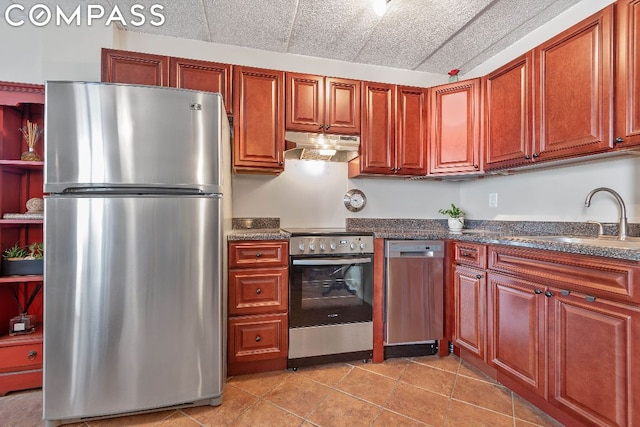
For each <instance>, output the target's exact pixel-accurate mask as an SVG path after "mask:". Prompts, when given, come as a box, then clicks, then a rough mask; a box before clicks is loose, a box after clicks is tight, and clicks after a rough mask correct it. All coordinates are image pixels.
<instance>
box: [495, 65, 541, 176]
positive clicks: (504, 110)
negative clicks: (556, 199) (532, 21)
mask: <svg viewBox="0 0 640 427" xmlns="http://www.w3.org/2000/svg"><path fill="white" fill-rule="evenodd" d="M532 73H533V54H532V53H528V54H526V55H523V56H521V57H519V58H517V59H516V60H514V61H512V62H510V63H509V64H507V65H505V66H504V67H501V68H500V69H498V70H496V71H494V72H493V73H491V74H489V75H487V76H486V77H484V78H483V82H484V89H485V92H484V106H485V109H484V112H485V124H486V127H485V138H484V147H485V155H484V169H485V170H493V169H500V168H505V167H513V166H518V165H522V164H526V163H529V162H530V161H531V156H532V154H533V151H532V150H533V147H532V145H533V141H532V122H533V102H532V100H533V96H532V92H531V89H532V83H531V82H532V80H533V74H532Z"/></svg>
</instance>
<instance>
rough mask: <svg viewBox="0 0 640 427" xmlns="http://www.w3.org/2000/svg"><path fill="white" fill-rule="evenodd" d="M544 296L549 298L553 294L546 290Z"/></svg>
mask: <svg viewBox="0 0 640 427" xmlns="http://www.w3.org/2000/svg"><path fill="white" fill-rule="evenodd" d="M544 296H545V297H547V298H551V297H552V296H553V292H551V291H547V292H545V293H544Z"/></svg>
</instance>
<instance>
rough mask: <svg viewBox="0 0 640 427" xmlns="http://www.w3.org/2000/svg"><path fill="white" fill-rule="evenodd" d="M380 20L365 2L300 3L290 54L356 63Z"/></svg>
mask: <svg viewBox="0 0 640 427" xmlns="http://www.w3.org/2000/svg"><path fill="white" fill-rule="evenodd" d="M378 21H379V18H378V16H377V15H376V14H375V13H374V12H373V9H372V8H371V6H370V4H369V3H368V2H367V1H366V0H324V1H314V0H300V1H299V5H298V12H297V14H296V18H295V21H294V22H293V27H292V31H291V40H290V41H289V46H288V52H289V53H295V54H300V55H309V56H317V57H322V58H331V59H337V60H343V61H353V59H354V58H355V56H356V55H357V53H358V52H359V51H360V49H361V48H362V46H363V45H364V44H365V43H366V41H367V38H368V37H369V34H370V33H371V30H372V28H373V27H374V26H375V25H376V24H377V23H378Z"/></svg>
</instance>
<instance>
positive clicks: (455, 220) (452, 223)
mask: <svg viewBox="0 0 640 427" xmlns="http://www.w3.org/2000/svg"><path fill="white" fill-rule="evenodd" d="M438 212H440V213H441V214H442V215H447V216H448V217H449V219H448V220H447V225H449V230H450V231H454V232H456V231H457V232H459V231H460V230H462V227H464V215H465V212H464V211H463V210H462V209H460V208H459V207H457V206H456V205H454V204H453V203H451V207H450V208H449V209H440V210H439V211H438Z"/></svg>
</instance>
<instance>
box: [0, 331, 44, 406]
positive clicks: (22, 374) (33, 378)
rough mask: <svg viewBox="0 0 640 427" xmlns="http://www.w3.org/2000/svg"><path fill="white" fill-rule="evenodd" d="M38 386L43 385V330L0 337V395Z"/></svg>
mask: <svg viewBox="0 0 640 427" xmlns="http://www.w3.org/2000/svg"><path fill="white" fill-rule="evenodd" d="M41 328H42V326H40V329H41ZM37 387H42V332H41V331H40V332H36V333H35V334H33V335H28V336H24V335H16V336H14V337H11V336H8V335H5V336H3V337H2V338H0V396H4V395H5V394H7V393H8V392H10V391H15V390H25V389H29V388H37Z"/></svg>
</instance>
